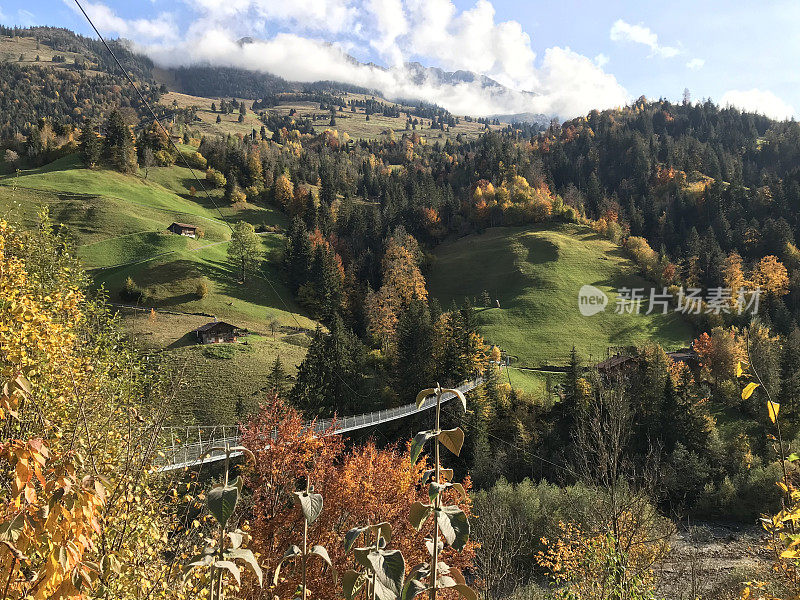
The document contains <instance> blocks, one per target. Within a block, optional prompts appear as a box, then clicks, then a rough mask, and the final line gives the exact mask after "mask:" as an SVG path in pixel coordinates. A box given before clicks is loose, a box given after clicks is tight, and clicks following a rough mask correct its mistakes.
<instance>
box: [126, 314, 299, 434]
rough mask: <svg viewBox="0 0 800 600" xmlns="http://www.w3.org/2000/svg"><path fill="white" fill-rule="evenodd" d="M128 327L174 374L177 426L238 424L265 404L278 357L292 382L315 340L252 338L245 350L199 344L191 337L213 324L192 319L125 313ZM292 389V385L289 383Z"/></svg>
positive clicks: (288, 336) (267, 335) (286, 335)
mask: <svg viewBox="0 0 800 600" xmlns="http://www.w3.org/2000/svg"><path fill="white" fill-rule="evenodd" d="M121 318H122V323H123V326H124V327H125V329H126V330H127V331H129V332H130V333H131V335H132V337H133V338H134V340H135V342H136V344H137V345H138V346H139V347H140V348H142V349H143V350H158V351H161V356H162V358H163V360H164V361H165V363H166V365H167V366H168V367H169V368H170V370H171V372H172V373H174V381H175V383H180V385H178V386H176V389H175V402H174V405H175V407H176V411H177V412H178V415H179V418H178V419H177V421H178V422H183V423H187V424H188V423H196V424H201V425H206V424H225V425H231V424H235V423H237V422H238V421H239V420H240V419H241V417H242V416H243V415H245V414H247V413H249V412H252V411H254V410H255V409H257V407H258V404H259V403H260V402H262V401H263V400H264V399H265V393H266V390H265V385H266V383H265V379H266V376H267V374H268V373H269V371H270V369H271V368H272V365H273V363H274V361H275V357H276V356H280V358H281V362H282V363H283V367H284V370H285V371H286V373H287V375H289V376H290V377H293V376H294V374H295V372H296V366H297V365H298V364H300V361H302V360H303V357H304V356H305V353H306V348H307V346H308V344H309V343H310V339H309V338H308V336H306V335H305V334H303V333H287V332H281V331H276V332H275V335H274V337H273V335H272V333H271V332H265V333H263V334H253V335H249V336H247V337H246V338H245V340H246V341H247V343H246V344H212V345H206V346H202V345H199V344H197V343H196V339H195V336H194V334H193V333H192V331H193V330H194V329H195V328H197V327H199V326H200V325H203V324H204V323H206V322H207V321H208V319H207V318H204V317H198V316H192V315H170V314H165V313H156V314H155V315H154V316H153V315H151V314H150V313H147V312H142V311H132V310H123V311H122V313H121ZM286 383H287V384H288V385H291V383H292V381H291V379H287V382H286Z"/></svg>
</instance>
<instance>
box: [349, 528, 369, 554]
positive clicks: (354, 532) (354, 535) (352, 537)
mask: <svg viewBox="0 0 800 600" xmlns="http://www.w3.org/2000/svg"><path fill="white" fill-rule="evenodd" d="M368 529H369V527H353V528H352V529H351V530H350V531H348V532H347V533H345V534H344V551H345V552H350V550H352V548H353V545H354V544H355V543H356V540H358V538H359V537H360V536H361V535H362V534H363V533H364V532H365V531H367V530H368Z"/></svg>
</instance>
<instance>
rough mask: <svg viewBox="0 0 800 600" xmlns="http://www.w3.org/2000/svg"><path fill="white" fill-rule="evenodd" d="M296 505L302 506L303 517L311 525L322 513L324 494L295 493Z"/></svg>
mask: <svg viewBox="0 0 800 600" xmlns="http://www.w3.org/2000/svg"><path fill="white" fill-rule="evenodd" d="M294 496H295V503H296V504H298V505H299V506H300V510H302V511H303V516H304V517H305V518H306V521H308V524H309V525H311V524H312V523H313V522H314V521H316V520H317V517H319V515H320V514H321V513H322V494H315V493H313V492H295V493H294Z"/></svg>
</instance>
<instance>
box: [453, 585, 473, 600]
mask: <svg viewBox="0 0 800 600" xmlns="http://www.w3.org/2000/svg"><path fill="white" fill-rule="evenodd" d="M451 589H454V590H456V591H457V592H458V593H459V594H461V597H462V598H465V600H478V594H476V593H475V590H473V589H472V588H471V587H469V586H468V585H465V584H463V583H457V584H456V585H454V586H453V587H452V588H451Z"/></svg>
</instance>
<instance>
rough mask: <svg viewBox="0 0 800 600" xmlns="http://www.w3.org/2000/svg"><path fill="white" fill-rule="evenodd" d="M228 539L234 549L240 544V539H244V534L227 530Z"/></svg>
mask: <svg viewBox="0 0 800 600" xmlns="http://www.w3.org/2000/svg"><path fill="white" fill-rule="evenodd" d="M226 535H227V536H228V539H229V540H230V541H231V547H232V548H234V549H236V548H239V547H240V546H241V545H242V541H243V540H244V535H242V534H241V533H240V532H238V531H229V532H228V533H227V534H226Z"/></svg>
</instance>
